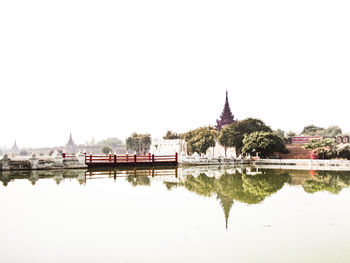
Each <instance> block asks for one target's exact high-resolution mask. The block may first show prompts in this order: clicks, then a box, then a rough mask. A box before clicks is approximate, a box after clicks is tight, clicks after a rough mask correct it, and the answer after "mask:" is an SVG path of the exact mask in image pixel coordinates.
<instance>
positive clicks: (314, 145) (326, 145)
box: [304, 138, 335, 150]
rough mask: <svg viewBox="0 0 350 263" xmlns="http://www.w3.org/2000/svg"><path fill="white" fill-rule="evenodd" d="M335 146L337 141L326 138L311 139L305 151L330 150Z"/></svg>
mask: <svg viewBox="0 0 350 263" xmlns="http://www.w3.org/2000/svg"><path fill="white" fill-rule="evenodd" d="M334 145H335V139H333V138H324V139H310V141H309V143H307V144H305V145H304V148H305V149H312V150H319V149H330V148H332V147H333V146H334Z"/></svg>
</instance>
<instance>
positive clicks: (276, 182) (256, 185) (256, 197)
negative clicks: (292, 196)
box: [243, 171, 290, 204]
mask: <svg viewBox="0 0 350 263" xmlns="http://www.w3.org/2000/svg"><path fill="white" fill-rule="evenodd" d="M289 178H290V177H289V175H286V174H280V175H277V174H275V173H274V172H273V171H268V172H264V173H263V174H260V175H255V176H252V175H246V174H243V188H244V192H245V193H248V197H249V199H248V200H247V203H250V204H256V203H259V202H261V201H263V200H264V199H265V198H266V197H268V196H270V195H272V194H273V193H275V192H277V191H278V190H280V189H281V188H282V187H283V185H284V184H285V183H286V182H287V181H288V179H289Z"/></svg>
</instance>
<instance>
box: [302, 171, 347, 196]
mask: <svg viewBox="0 0 350 263" xmlns="http://www.w3.org/2000/svg"><path fill="white" fill-rule="evenodd" d="M315 177H316V179H315V180H305V181H304V183H303V188H304V190H305V192H307V193H310V194H313V193H316V192H319V191H327V192H329V193H332V194H338V193H340V191H341V190H343V189H344V188H346V187H348V186H349V185H350V173H349V172H343V171H317V173H316V174H315Z"/></svg>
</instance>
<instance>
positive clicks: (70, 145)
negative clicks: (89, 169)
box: [66, 133, 77, 153]
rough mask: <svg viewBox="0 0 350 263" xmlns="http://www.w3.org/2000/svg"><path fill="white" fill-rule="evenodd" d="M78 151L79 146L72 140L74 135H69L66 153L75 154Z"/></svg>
mask: <svg viewBox="0 0 350 263" xmlns="http://www.w3.org/2000/svg"><path fill="white" fill-rule="evenodd" d="M76 150H77V145H76V144H75V143H74V141H73V139H72V133H70V135H69V140H68V142H67V144H66V153H75V152H76Z"/></svg>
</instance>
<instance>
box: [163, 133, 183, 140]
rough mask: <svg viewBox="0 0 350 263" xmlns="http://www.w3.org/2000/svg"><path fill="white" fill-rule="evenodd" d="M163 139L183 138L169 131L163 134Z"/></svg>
mask: <svg viewBox="0 0 350 263" xmlns="http://www.w3.org/2000/svg"><path fill="white" fill-rule="evenodd" d="M163 139H166V140H174V139H181V135H180V134H177V133H175V132H172V131H167V132H166V134H165V135H164V136H163Z"/></svg>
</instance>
